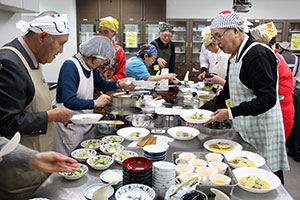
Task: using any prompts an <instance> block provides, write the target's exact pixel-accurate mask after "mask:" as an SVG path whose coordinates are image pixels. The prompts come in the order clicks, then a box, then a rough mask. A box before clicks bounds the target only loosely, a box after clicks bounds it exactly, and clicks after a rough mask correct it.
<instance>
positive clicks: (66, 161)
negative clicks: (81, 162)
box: [32, 151, 78, 172]
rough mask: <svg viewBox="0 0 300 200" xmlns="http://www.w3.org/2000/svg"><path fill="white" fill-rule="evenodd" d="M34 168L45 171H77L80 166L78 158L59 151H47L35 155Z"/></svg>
mask: <svg viewBox="0 0 300 200" xmlns="http://www.w3.org/2000/svg"><path fill="white" fill-rule="evenodd" d="M32 168H33V169H38V170H41V171H44V172H70V171H75V170H76V169H77V168H78V167H77V161H76V160H74V159H72V158H69V157H67V156H64V155H62V154H60V153H57V152H53V151H47V152H39V153H37V154H36V155H35V157H34V158H33V161H32Z"/></svg>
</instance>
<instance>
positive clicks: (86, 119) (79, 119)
mask: <svg viewBox="0 0 300 200" xmlns="http://www.w3.org/2000/svg"><path fill="white" fill-rule="evenodd" d="M102 117H103V115H101V114H77V115H73V117H72V118H71V121H72V122H73V123H74V124H92V123H95V122H97V121H99V120H100V119H101V118H102Z"/></svg>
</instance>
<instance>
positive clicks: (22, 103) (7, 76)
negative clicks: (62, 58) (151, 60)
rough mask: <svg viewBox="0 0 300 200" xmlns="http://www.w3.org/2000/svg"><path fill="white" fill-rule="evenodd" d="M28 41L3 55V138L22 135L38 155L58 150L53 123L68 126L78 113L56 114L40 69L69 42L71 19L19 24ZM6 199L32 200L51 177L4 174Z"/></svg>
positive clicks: (47, 16) (0, 175)
mask: <svg viewBox="0 0 300 200" xmlns="http://www.w3.org/2000/svg"><path fill="white" fill-rule="evenodd" d="M17 27H19V28H20V29H21V30H22V31H26V32H27V33H26V34H25V35H24V36H23V37H19V38H16V39H14V40H13V41H12V42H10V43H8V44H6V45H5V46H4V47H2V48H1V50H0V66H1V67H0V101H1V103H0V133H1V134H2V136H6V137H8V138H9V137H11V136H12V135H13V134H14V133H15V132H17V131H19V132H20V133H21V135H22V139H21V144H23V145H24V146H26V147H29V148H31V149H34V150H37V151H42V152H43V151H54V150H55V132H54V127H55V123H54V121H59V122H63V123H67V122H68V121H69V119H70V118H71V117H72V115H73V111H71V110H69V109H67V108H65V107H60V108H57V109H51V99H50V94H49V89H48V85H47V83H46V81H45V79H44V77H43V74H42V71H41V67H40V66H39V63H42V64H45V63H51V62H52V61H53V60H54V59H55V57H56V56H57V54H59V53H62V52H63V46H64V44H65V43H66V42H67V41H68V38H69V26H68V22H67V16H66V15H60V14H57V13H56V12H45V13H42V14H41V15H39V16H38V17H37V18H36V19H34V20H33V21H31V22H30V23H28V22H25V21H20V22H18V23H17ZM0 171H1V172H0V185H1V187H0V197H1V199H2V200H3V199H14V200H16V199H28V198H29V197H30V196H31V194H32V193H33V192H34V191H35V190H36V189H37V188H38V187H39V185H40V184H41V183H42V182H43V181H44V180H45V179H46V178H47V177H48V175H49V174H47V173H44V172H40V171H28V172H27V171H23V170H21V169H13V168H6V167H1V168H0Z"/></svg>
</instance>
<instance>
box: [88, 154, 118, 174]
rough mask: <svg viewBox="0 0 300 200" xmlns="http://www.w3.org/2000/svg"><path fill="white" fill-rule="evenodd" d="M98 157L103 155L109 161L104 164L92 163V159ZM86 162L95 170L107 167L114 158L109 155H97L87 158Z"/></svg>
mask: <svg viewBox="0 0 300 200" xmlns="http://www.w3.org/2000/svg"><path fill="white" fill-rule="evenodd" d="M98 157H104V158H106V159H107V160H108V161H109V162H108V163H107V164H106V165H101V164H99V165H94V164H93V163H92V161H94V160H95V159H97V158H98ZM86 162H87V164H89V166H90V167H92V168H93V169H96V170H104V169H107V168H109V167H110V166H111V165H112V164H113V162H114V159H113V158H112V157H110V156H107V155H98V156H94V157H91V158H89V159H88V160H87V161H86Z"/></svg>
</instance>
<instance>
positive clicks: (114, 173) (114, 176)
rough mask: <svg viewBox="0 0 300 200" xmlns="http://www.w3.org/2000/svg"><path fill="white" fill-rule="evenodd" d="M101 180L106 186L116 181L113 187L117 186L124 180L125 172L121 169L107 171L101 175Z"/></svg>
mask: <svg viewBox="0 0 300 200" xmlns="http://www.w3.org/2000/svg"><path fill="white" fill-rule="evenodd" d="M100 179H101V181H102V182H103V183H106V184H107V183H111V182H115V181H116V183H115V184H113V185H117V184H119V182H121V181H122V180H123V172H122V170H120V169H107V170H105V171H104V172H102V173H101V174H100Z"/></svg>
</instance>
